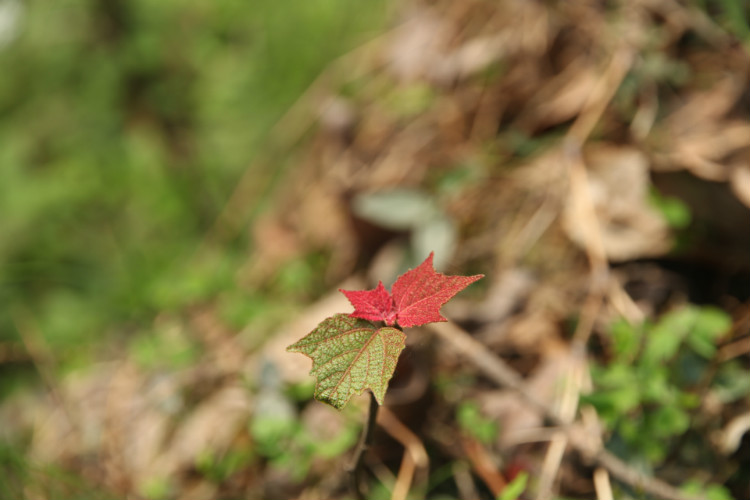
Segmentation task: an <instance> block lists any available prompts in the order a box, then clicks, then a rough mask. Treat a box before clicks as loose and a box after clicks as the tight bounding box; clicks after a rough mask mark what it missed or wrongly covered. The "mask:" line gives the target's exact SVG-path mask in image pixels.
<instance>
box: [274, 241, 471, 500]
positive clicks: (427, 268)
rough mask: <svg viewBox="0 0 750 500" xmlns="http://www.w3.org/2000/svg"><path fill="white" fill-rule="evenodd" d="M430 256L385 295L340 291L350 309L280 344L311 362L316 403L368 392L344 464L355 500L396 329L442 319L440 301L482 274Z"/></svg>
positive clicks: (397, 345) (398, 347) (398, 340)
mask: <svg viewBox="0 0 750 500" xmlns="http://www.w3.org/2000/svg"><path fill="white" fill-rule="evenodd" d="M433 255H434V253H431V254H430V255H429V257H427V258H426V259H425V261H424V262H422V263H421V264H420V265H419V266H417V267H416V268H414V269H410V270H409V271H407V272H405V273H404V274H402V275H401V276H399V277H398V279H397V280H396V282H395V283H394V284H393V289H392V292H391V293H389V292H388V290H386V289H385V287H384V286H383V283H382V282H379V283H378V286H377V287H375V288H374V289H373V290H363V291H350V290H340V292H341V293H343V294H344V295H346V298H347V299H349V302H351V303H352V305H353V306H354V312H353V313H351V314H336V315H334V316H331V317H330V318H327V319H325V320H323V321H322V322H321V323H320V324H319V325H318V326H317V327H316V328H315V329H314V330H313V331H312V332H310V333H309V334H307V335H306V336H305V337H303V338H302V339H300V340H299V341H298V342H295V343H294V344H292V345H290V346H289V347H287V348H286V349H287V351H291V352H301V353H302V354H304V355H306V356H308V357H310V358H311V359H312V360H313V367H312V370H311V371H310V374H311V375H314V376H315V378H316V384H315V399H317V400H318V401H322V402H323V403H327V404H329V405H331V406H333V407H334V408H336V409H337V410H341V409H342V408H344V407H345V406H346V404H347V403H348V402H349V400H350V399H351V398H352V396H354V395H355V394H362V393H363V392H364V391H365V390H366V389H370V391H371V392H370V410H369V415H368V417H367V421H366V424H365V427H364V429H363V432H362V438H361V439H360V442H359V445H358V446H357V450H356V451H355V453H354V459H353V460H352V464H351V466H350V467H349V472H350V473H351V479H352V490H353V491H354V493H355V494H356V496H357V498H358V499H364V498H365V495H364V493H363V492H362V490H361V488H360V483H359V476H360V474H359V473H360V471H361V469H362V457H363V455H364V452H365V451H366V450H367V448H368V447H369V445H370V441H371V439H372V429H373V427H374V424H375V418H376V416H377V411H378V405H382V404H383V399H384V398H385V391H386V389H387V388H388V382H389V381H390V380H391V377H393V372H394V371H395V370H396V363H397V362H398V357H399V355H400V354H401V351H403V350H404V347H405V346H406V344H405V340H406V335H404V332H403V331H402V330H401V329H402V328H409V327H412V326H420V325H426V324H427V323H436V322H439V321H447V320H446V319H445V318H444V317H443V316H442V315H441V314H440V308H441V307H442V306H443V304H445V303H446V302H448V301H449V300H450V299H451V298H453V296H454V295H456V294H457V293H458V292H460V291H461V290H463V289H464V288H466V287H467V286H469V285H470V284H471V283H473V282H475V281H477V280H478V279H480V278H483V277H484V275H482V274H477V275H475V276H446V275H444V274H440V273H438V272H437V271H435V268H434V267H433V266H432V258H433ZM372 322H377V323H379V325H377V326H376V325H374V324H373V323H372Z"/></svg>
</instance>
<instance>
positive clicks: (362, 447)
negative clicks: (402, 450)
mask: <svg viewBox="0 0 750 500" xmlns="http://www.w3.org/2000/svg"><path fill="white" fill-rule="evenodd" d="M369 394H370V409H369V411H368V413H367V421H366V422H365V427H364V428H363V429H362V436H361V437H360V439H359V443H358V444H357V449H356V450H354V456H353V457H352V461H351V464H350V465H349V467H348V468H347V471H348V472H349V480H350V484H351V488H352V492H353V493H354V495H355V496H356V497H357V499H358V500H365V494H364V492H363V491H362V488H361V485H360V481H359V478H360V475H361V474H362V467H363V459H364V456H365V452H366V451H367V450H368V449H369V448H370V444H372V434H373V430H374V429H375V420H376V419H377V418H378V409H379V408H380V405H379V404H378V401H377V400H376V399H375V395H374V394H373V393H372V392H370V393H369Z"/></svg>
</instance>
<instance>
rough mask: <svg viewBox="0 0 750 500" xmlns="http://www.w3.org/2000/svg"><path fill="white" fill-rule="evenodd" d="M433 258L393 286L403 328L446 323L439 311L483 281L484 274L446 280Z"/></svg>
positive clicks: (397, 315) (400, 278) (395, 302)
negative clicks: (453, 298) (471, 286)
mask: <svg viewBox="0 0 750 500" xmlns="http://www.w3.org/2000/svg"><path fill="white" fill-rule="evenodd" d="M433 254H434V252H433V253H430V256H429V257H427V258H426V259H425V261H424V262H422V263H421V264H420V265H419V266H418V267H416V268H414V269H411V270H409V271H407V272H405V273H404V274H402V275H401V276H399V278H398V279H397V280H396V283H394V284H393V302H394V304H395V310H396V321H398V324H399V325H401V326H402V327H404V328H409V327H412V326H419V325H424V324H426V323H435V322H439V321H447V320H446V319H445V318H444V317H443V316H441V315H440V307H442V305H443V304H445V303H446V302H448V301H449V300H450V299H451V298H452V297H453V296H454V295H456V294H457V293H458V292H460V291H461V290H463V289H464V288H466V287H467V286H469V285H470V284H471V283H474V282H475V281H477V280H478V279H480V278H483V277H484V275H483V274H477V275H474V276H446V275H444V274H441V273H438V272H437V271H435V269H434V268H433V267H432V257H433ZM380 286H382V285H380ZM383 290H385V289H383ZM350 300H351V299H350ZM360 317H361V316H360ZM388 324H389V325H390V324H391V323H388Z"/></svg>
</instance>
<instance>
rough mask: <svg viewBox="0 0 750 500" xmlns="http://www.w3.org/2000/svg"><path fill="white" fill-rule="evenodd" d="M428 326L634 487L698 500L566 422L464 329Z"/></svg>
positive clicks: (672, 499)
mask: <svg viewBox="0 0 750 500" xmlns="http://www.w3.org/2000/svg"><path fill="white" fill-rule="evenodd" d="M427 328H428V329H429V330H431V331H432V332H434V333H435V334H436V335H437V336H438V337H440V339H442V340H443V341H445V342H447V343H448V344H450V345H451V347H452V348H453V349H454V350H455V351H457V352H459V353H461V354H463V355H464V356H466V357H467V358H469V359H470V360H471V361H472V362H473V363H474V364H475V365H476V366H477V367H478V368H479V369H480V370H481V371H482V372H484V374H485V375H487V376H488V377H489V378H490V379H492V380H493V381H495V383H497V384H498V385H500V386H503V387H507V388H509V389H512V390H514V391H516V392H517V393H518V394H519V395H520V396H521V397H522V398H523V399H524V400H526V402H527V403H529V404H530V405H531V406H533V407H534V408H536V409H537V411H539V412H540V413H542V414H543V415H544V416H545V418H547V420H549V421H550V422H552V423H553V424H554V425H556V426H558V427H560V429H561V430H562V431H563V432H564V433H565V435H566V436H567V438H568V440H569V443H570V445H571V446H572V447H573V448H575V449H576V450H578V451H579V452H580V453H581V454H582V455H583V456H584V457H585V458H587V459H589V460H591V461H592V462H593V463H594V464H596V465H598V466H600V467H604V468H605V469H606V470H607V471H608V472H609V473H610V474H611V475H612V476H614V477H615V478H617V479H619V480H620V481H621V482H623V483H625V484H627V485H629V486H631V487H632V488H633V489H635V490H638V491H643V492H644V493H648V494H650V495H653V496H655V497H658V498H662V499H664V500H699V497H696V496H693V495H689V494H686V493H683V492H681V491H680V490H678V489H677V488H675V487H674V486H672V485H670V484H668V483H666V482H664V481H662V480H661V479H657V478H655V477H651V476H647V475H645V474H643V473H641V472H639V471H637V470H635V469H633V468H632V467H630V466H629V465H628V464H626V463H625V462H623V461H622V460H620V459H619V458H618V457H616V456H615V455H613V454H611V453H610V452H608V451H607V450H605V449H604V448H603V447H602V446H601V444H600V443H598V442H596V441H595V440H593V439H591V437H590V436H586V435H585V434H581V433H577V432H575V431H576V426H575V425H570V424H567V423H566V422H564V421H563V420H562V419H561V418H560V417H559V416H558V415H557V413H556V412H555V411H554V409H552V408H550V407H549V406H548V405H547V404H546V403H544V402H543V401H541V400H539V399H538V398H537V397H536V396H534V395H533V394H531V393H530V392H529V391H528V390H526V388H525V384H524V382H523V379H522V378H521V377H520V376H519V375H518V374H517V373H516V372H515V371H513V369H512V368H510V367H509V366H508V365H507V364H506V363H505V361H503V360H502V359H500V358H499V357H497V356H496V355H495V354H493V353H492V352H490V351H489V350H488V349H487V348H486V347H485V346H484V345H482V344H481V343H479V342H477V341H476V340H475V339H474V338H472V337H471V335H469V334H468V333H467V332H466V331H464V330H463V329H462V328H460V327H458V326H457V325H455V324H453V323H434V324H431V325H429V326H428V327H427Z"/></svg>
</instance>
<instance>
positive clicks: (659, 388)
mask: <svg viewBox="0 0 750 500" xmlns="http://www.w3.org/2000/svg"><path fill="white" fill-rule="evenodd" d="M730 325H731V321H730V319H729V317H728V316H727V315H726V314H725V313H724V312H722V311H720V310H718V309H715V308H710V307H703V308H700V307H695V306H689V307H684V308H680V309H678V310H675V311H673V312H670V313H668V314H666V315H664V316H663V317H662V318H661V319H660V320H659V321H658V322H657V323H654V324H649V323H646V324H643V325H631V324H629V323H627V322H625V321H618V322H616V323H615V324H613V325H612V327H611V332H610V333H611V339H612V359H611V360H610V361H609V362H608V363H606V364H595V365H593V366H592V369H591V372H592V378H593V380H594V384H595V390H594V392H593V393H592V394H590V395H588V396H586V398H585V401H587V402H588V403H589V404H591V405H593V406H594V407H595V408H596V410H597V413H598V414H599V416H600V417H601V418H602V420H603V421H604V423H605V425H606V426H607V428H608V429H609V430H610V431H611V432H612V444H613V445H615V446H618V447H621V448H623V450H622V451H624V452H625V453H626V454H628V455H631V456H639V457H642V458H645V459H646V460H648V461H649V462H651V463H654V464H658V463H660V462H661V461H662V460H663V459H664V458H665V457H666V454H667V453H668V451H669V447H670V446H669V444H670V443H671V442H673V440H674V439H676V437H677V436H680V435H682V434H683V433H684V432H685V431H686V430H687V429H688V427H690V419H691V411H692V410H693V409H694V408H696V407H697V406H698V404H699V403H700V397H699V396H698V394H696V393H695V392H694V391H692V390H691V389H692V388H694V387H696V386H697V385H698V384H699V383H700V382H701V380H702V377H703V376H704V374H705V372H706V368H707V367H708V365H709V363H710V360H711V358H712V357H713V355H714V354H715V351H716V347H715V345H716V340H717V339H718V338H719V336H721V335H722V334H723V333H725V332H726V331H727V330H728V329H729V327H730ZM618 443H619V444H618Z"/></svg>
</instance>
